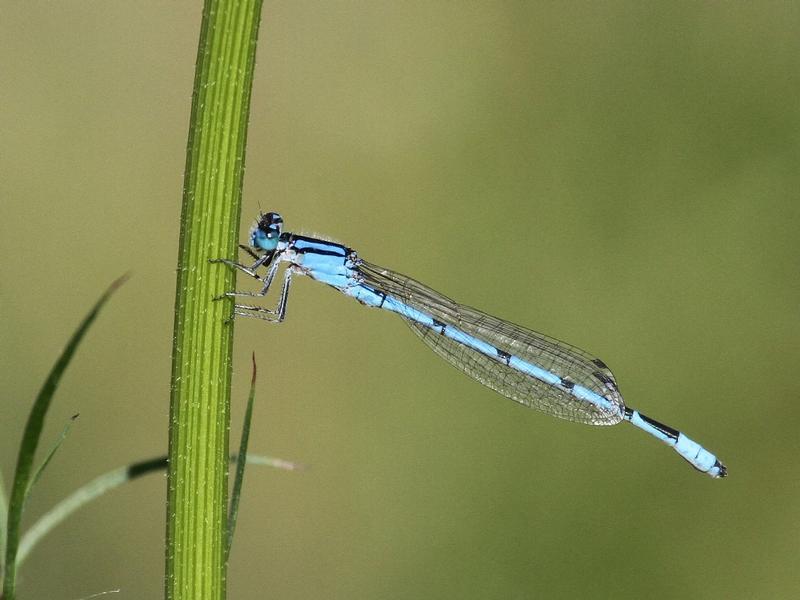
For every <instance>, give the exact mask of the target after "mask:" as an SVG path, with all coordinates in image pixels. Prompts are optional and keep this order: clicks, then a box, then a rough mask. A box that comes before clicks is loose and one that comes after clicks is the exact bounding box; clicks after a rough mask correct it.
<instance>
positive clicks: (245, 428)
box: [225, 352, 257, 562]
mask: <svg viewBox="0 0 800 600" xmlns="http://www.w3.org/2000/svg"><path fill="white" fill-rule="evenodd" d="M256 371H257V370H256V353H255V352H253V376H252V377H251V378H250V395H249V396H248V398H247V410H246V411H245V413H244V423H243V424H242V439H241V441H240V442H239V458H238V459H237V460H236V477H235V478H234V480H233V491H232V492H231V506H230V509H229V511H228V527H227V528H226V530H225V531H226V535H227V540H225V542H226V543H225V561H226V562H227V561H228V559H229V558H230V555H231V545H232V544H233V532H234V531H236V519H237V517H238V516H239V499H240V498H241V496H242V483H243V482H244V466H245V462H246V459H247V444H248V443H249V441H250V422H251V421H252V418H253V400H254V399H255V397H256Z"/></svg>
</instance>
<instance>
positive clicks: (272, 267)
mask: <svg viewBox="0 0 800 600" xmlns="http://www.w3.org/2000/svg"><path fill="white" fill-rule="evenodd" d="M280 264H281V263H280V261H277V260H276V261H275V262H274V263H272V264H271V265H270V267H269V270H268V271H267V276H266V277H265V278H264V279H263V280H262V279H261V277H258V276H257V275H256V279H258V280H259V281H263V283H264V285H263V286H262V287H261V289H260V290H259V291H257V292H248V291H236V290H234V291H230V292H225V293H224V294H223V295H222V296H221V297H222V298H225V297H227V298H233V297H235V296H248V297H256V298H263V297H264V296H266V295H267V292H268V291H269V288H270V286H271V285H272V281H273V280H274V279H275V274H276V273H277V272H278V267H279V266H280ZM287 270H288V269H287Z"/></svg>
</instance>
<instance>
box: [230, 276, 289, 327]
mask: <svg viewBox="0 0 800 600" xmlns="http://www.w3.org/2000/svg"><path fill="white" fill-rule="evenodd" d="M291 282H292V270H291V268H288V269H286V270H285V271H284V272H283V287H282V288H281V295H280V299H279V300H278V306H277V308H276V309H275V310H270V309H268V308H264V307H263V306H253V305H252V304H234V305H233V309H234V310H233V314H234V315H239V316H242V317H252V318H254V319H263V320H265V321H269V322H271V323H281V322H283V320H284V319H285V318H286V304H287V300H288V298H289V286H290V284H291Z"/></svg>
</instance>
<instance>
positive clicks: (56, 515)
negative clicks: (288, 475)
mask: <svg viewBox="0 0 800 600" xmlns="http://www.w3.org/2000/svg"><path fill="white" fill-rule="evenodd" d="M237 456H238V455H236V454H231V456H230V462H231V463H235V462H236V461H237ZM247 463H248V464H253V465H258V466H269V467H274V468H277V469H282V470H284V471H297V470H301V469H302V468H303V466H302V465H300V464H298V463H294V462H290V461H288V460H283V459H280V458H273V457H271V456H261V455H258V454H248V455H247ZM166 469H167V457H166V455H165V456H158V457H156V458H151V459H148V460H143V461H141V462H137V463H133V464H130V465H128V466H126V467H120V468H118V469H114V470H112V471H108V472H107V473H103V474H102V475H99V476H98V477H95V478H94V479H93V480H92V481H90V482H89V483H87V484H86V485H83V486H81V487H80V488H78V489H77V490H75V491H74V492H73V493H72V494H70V495H69V496H67V497H66V498H64V499H63V500H62V501H61V502H59V503H58V504H56V505H55V506H54V507H53V508H52V509H50V510H49V511H47V512H46V513H45V514H44V515H42V516H41V517H40V518H39V520H38V521H36V523H34V524H33V526H32V527H31V528H30V529H28V531H26V532H25V535H24V536H22V541H21V542H20V544H19V550H18V552H17V569H19V568H21V567H22V563H24V562H25V559H27V558H28V556H29V555H30V553H31V551H33V549H34V547H35V546H36V545H37V544H38V543H39V542H40V541H41V540H42V538H44V537H45V536H46V535H47V534H48V533H50V532H51V531H52V530H53V529H55V528H56V527H57V526H58V525H60V524H61V523H62V522H63V521H65V520H66V519H67V518H68V517H69V516H70V515H71V514H72V513H74V512H75V511H77V510H78V509H79V508H81V507H83V506H85V505H86V504H88V503H89V502H91V501H92V500H94V499H95V498H99V497H100V496H102V495H103V494H105V493H107V492H110V491H111V490H113V489H114V488H117V487H119V486H121V485H122V484H123V483H127V482H129V481H133V480H134V479H138V478H139V477H141V476H143V475H147V474H149V473H155V472H156V471H165V470H166Z"/></svg>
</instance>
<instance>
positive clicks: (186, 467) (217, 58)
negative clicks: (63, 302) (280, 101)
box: [165, 0, 261, 600]
mask: <svg viewBox="0 0 800 600" xmlns="http://www.w3.org/2000/svg"><path fill="white" fill-rule="evenodd" d="M260 18H261V0H241V1H230V0H229V1H223V0H206V2H205V6H204V9H203V20H202V25H201V31H200V40H199V45H198V52H197V65H196V69H195V81H194V91H193V96H192V112H191V117H190V123H189V140H188V144H187V153H186V172H185V177H184V190H183V208H182V213H181V234H180V245H179V254H178V278H177V290H176V299H175V328H174V332H175V334H174V344H173V354H172V379H171V402H170V422H169V470H168V488H167V542H166V577H165V591H166V597H167V598H168V599H172V600H212V599H213V600H219V599H221V598H224V597H225V572H226V569H225V567H226V562H225V555H226V550H225V547H226V541H227V539H226V535H225V528H226V521H227V484H228V464H227V458H228V432H229V414H230V381H231V356H232V347H233V326H232V323H229V322H228V319H229V317H230V310H231V307H230V303H228V302H214V301H212V298H214V297H216V296H219V295H220V294H222V293H223V292H225V291H226V290H230V289H232V288H233V286H234V275H233V273H232V272H231V270H230V269H228V268H225V267H222V266H220V265H212V264H209V262H208V261H209V259H211V258H220V257H226V258H232V257H234V256H236V247H237V241H238V240H237V237H238V232H239V218H240V213H241V193H242V179H243V174H244V158H245V145H246V138H247V122H248V115H249V109H250V93H251V88H252V80H253V67H254V61H255V51H256V40H257V37H258V27H259V22H260Z"/></svg>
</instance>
